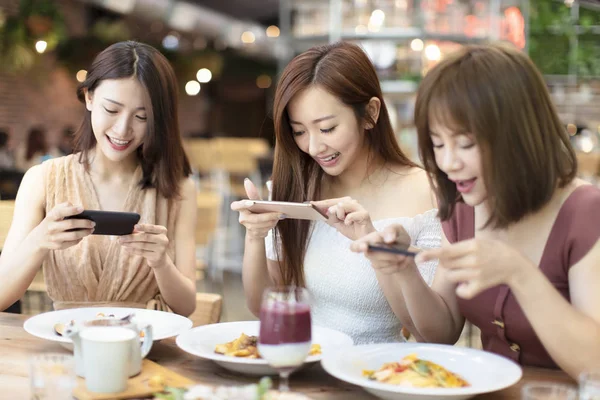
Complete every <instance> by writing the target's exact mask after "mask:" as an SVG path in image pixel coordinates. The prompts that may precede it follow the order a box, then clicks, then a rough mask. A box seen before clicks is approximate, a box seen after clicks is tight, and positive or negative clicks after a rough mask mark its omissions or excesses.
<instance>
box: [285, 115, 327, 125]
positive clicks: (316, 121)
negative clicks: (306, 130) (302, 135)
mask: <svg viewBox="0 0 600 400" xmlns="http://www.w3.org/2000/svg"><path fill="white" fill-rule="evenodd" d="M332 118H335V115H326V116H324V117H321V118H317V119H315V120H314V121H313V124H316V123H319V122H322V121H326V120H328V119H332ZM290 124H294V125H302V123H301V122H296V121H292V120H290Z"/></svg>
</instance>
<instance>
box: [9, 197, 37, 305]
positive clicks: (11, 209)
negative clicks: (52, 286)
mask: <svg viewBox="0 0 600 400" xmlns="http://www.w3.org/2000/svg"><path fill="white" fill-rule="evenodd" d="M14 211H15V202H14V200H0V248H2V247H4V241H5V240H6V237H7V236H8V230H9V229H10V225H11V224H12V219H13V213H14ZM27 292H28V293H26V294H25V296H24V300H30V299H29V298H28V297H30V296H29V294H32V293H37V294H38V298H39V303H40V305H43V303H44V302H45V294H46V282H44V274H43V273H42V270H41V269H40V270H39V271H38V273H37V275H36V276H35V278H34V279H33V282H31V285H29V288H27ZM23 308H24V309H26V308H27V307H23ZM24 311H25V310H24Z"/></svg>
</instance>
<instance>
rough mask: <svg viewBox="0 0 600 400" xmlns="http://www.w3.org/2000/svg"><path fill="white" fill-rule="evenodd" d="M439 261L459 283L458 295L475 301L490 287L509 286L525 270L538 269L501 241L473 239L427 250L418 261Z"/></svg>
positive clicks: (450, 276) (419, 256) (455, 281)
mask: <svg viewBox="0 0 600 400" xmlns="http://www.w3.org/2000/svg"><path fill="white" fill-rule="evenodd" d="M434 259H439V260H440V263H439V266H440V267H443V268H446V269H447V270H448V271H447V273H446V276H447V277H448V279H450V281H452V282H454V283H457V284H458V286H457V287H456V295H457V296H458V297H461V298H463V299H472V298H473V297H475V296H477V295H478V294H480V293H481V292H483V291H484V290H486V289H489V288H491V287H494V286H497V285H501V284H507V285H510V284H511V282H513V281H514V280H515V279H518V276H519V275H520V272H522V271H523V270H524V269H525V268H532V267H533V268H535V266H534V265H533V263H532V262H531V261H530V260H528V259H527V258H526V257H525V256H523V255H522V254H521V253H520V252H518V251H517V250H515V249H514V248H512V247H511V246H509V245H507V244H506V243H504V242H502V241H499V240H492V239H481V238H476V239H470V240H464V241H461V242H458V243H454V244H451V245H449V246H443V247H440V248H437V249H431V250H424V251H422V252H421V253H420V254H419V255H418V256H417V261H418V262H421V261H429V260H434Z"/></svg>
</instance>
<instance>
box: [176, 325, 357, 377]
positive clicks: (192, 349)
mask: <svg viewBox="0 0 600 400" xmlns="http://www.w3.org/2000/svg"><path fill="white" fill-rule="evenodd" d="M259 328H260V322H259V321H237V322H224V323H219V324H212V325H204V326H198V327H196V328H193V329H190V330H189V331H187V332H184V333H182V334H181V335H179V336H178V337H177V346H179V347H180V348H181V349H182V350H184V351H186V352H188V353H190V354H193V355H195V356H198V357H202V358H206V359H209V360H212V361H214V362H215V363H217V364H218V365H220V366H221V367H223V368H226V369H229V370H231V371H234V372H240V373H243V374H247V375H256V376H264V375H277V371H275V370H274V369H273V368H271V367H270V366H269V364H268V363H267V361H266V360H264V359H263V358H262V357H260V354H259V353H258V349H257V344H256V341H257V337H258V331H259ZM353 343H354V342H353V341H352V338H350V336H348V335H346V334H344V333H342V332H339V331H336V330H334V329H329V328H324V327H320V326H314V325H313V327H312V346H311V349H310V354H309V356H308V357H307V358H306V360H305V362H304V363H305V364H312V363H316V362H319V361H320V360H321V357H322V356H323V355H324V354H328V353H332V352H334V351H336V350H337V349H340V348H344V347H346V346H352V344H353Z"/></svg>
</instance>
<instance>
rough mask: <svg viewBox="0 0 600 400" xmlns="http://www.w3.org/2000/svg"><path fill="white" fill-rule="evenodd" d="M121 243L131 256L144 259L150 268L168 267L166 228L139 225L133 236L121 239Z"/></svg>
mask: <svg viewBox="0 0 600 400" xmlns="http://www.w3.org/2000/svg"><path fill="white" fill-rule="evenodd" d="M119 243H121V246H123V247H125V250H126V251H127V252H128V253H129V254H133V255H137V256H141V257H144V258H145V259H146V262H147V263H148V266H149V267H150V268H160V267H163V266H165V265H167V249H168V247H169V238H168V237H167V228H165V227H164V226H161V225H152V224H137V225H136V226H135V228H134V230H133V233H132V234H130V235H125V236H121V237H120V238H119Z"/></svg>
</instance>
